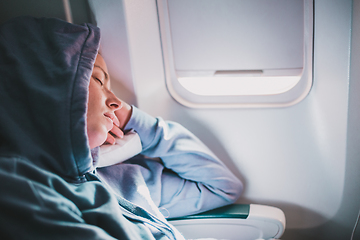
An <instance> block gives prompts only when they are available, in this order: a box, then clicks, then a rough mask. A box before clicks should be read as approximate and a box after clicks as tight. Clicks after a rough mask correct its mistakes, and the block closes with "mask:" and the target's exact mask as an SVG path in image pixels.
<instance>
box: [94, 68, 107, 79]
mask: <svg viewBox="0 0 360 240" xmlns="http://www.w3.org/2000/svg"><path fill="white" fill-rule="evenodd" d="M94 67H97V68H100V69H101V71H103V73H104V74H105V80H109V74H108V73H107V72H105V70H104V69H103V68H102V67H100V66H99V65H94Z"/></svg>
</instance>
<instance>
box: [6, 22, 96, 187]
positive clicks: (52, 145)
mask: <svg viewBox="0 0 360 240" xmlns="http://www.w3.org/2000/svg"><path fill="white" fill-rule="evenodd" d="M99 42H100V30H99V29H98V28H97V27H95V26H93V25H91V24H83V25H75V24H70V23H67V22H65V21H62V20H59V19H53V18H32V17H19V18H15V19H13V20H10V21H8V22H6V23H4V24H3V25H2V26H1V27H0V74H1V77H0V155H2V156H4V155H6V156H19V157H21V158H24V159H26V160H27V161H30V162H31V163H32V164H35V165H36V166H38V167H40V168H42V169H44V170H48V171H50V172H53V173H56V174H58V175H60V176H61V177H63V178H65V179H66V180H68V181H79V180H80V179H81V178H82V176H83V175H84V174H85V173H86V172H88V171H90V170H91V169H92V168H93V167H92V158H91V154H90V149H89V145H88V140H87V134H86V109H87V97H88V86H89V81H90V77H91V74H92V69H93V64H94V61H95V58H96V55H97V52H98V48H99Z"/></svg>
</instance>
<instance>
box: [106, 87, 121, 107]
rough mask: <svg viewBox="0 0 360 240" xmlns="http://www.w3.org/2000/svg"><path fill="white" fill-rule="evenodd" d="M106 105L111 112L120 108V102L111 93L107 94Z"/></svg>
mask: <svg viewBox="0 0 360 240" xmlns="http://www.w3.org/2000/svg"><path fill="white" fill-rule="evenodd" d="M106 105H107V106H108V107H109V108H111V110H113V111H116V110H119V109H121V108H122V102H121V100H120V99H118V98H117V97H116V96H115V94H114V93H113V92H111V91H109V93H108V97H107V99H106Z"/></svg>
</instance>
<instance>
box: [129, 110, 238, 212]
mask: <svg viewBox="0 0 360 240" xmlns="http://www.w3.org/2000/svg"><path fill="white" fill-rule="evenodd" d="M126 128H127V129H134V130H135V131H136V132H137V133H138V134H139V136H140V139H141V143H142V154H143V155H146V156H148V157H151V158H156V157H158V158H160V159H161V160H162V164H163V165H164V167H165V168H164V170H163V171H162V176H161V186H156V187H157V188H159V187H161V200H160V202H159V208H160V210H161V211H162V213H163V214H164V215H165V216H166V217H179V216H184V215H189V214H195V213H198V212H202V211H206V210H209V209H213V208H216V207H220V206H224V205H227V204H231V203H233V202H235V201H236V200H237V199H238V197H239V196H240V194H241V192H242V190H243V184H242V182H241V181H240V180H239V179H238V178H236V177H235V175H234V174H233V173H232V172H231V171H230V170H229V169H228V168H227V167H226V166H225V165H224V164H223V163H222V162H221V161H220V160H219V159H218V158H217V157H216V156H215V155H214V154H213V153H212V152H211V151H210V149H209V148H207V147H206V146H205V145H204V144H203V143H202V142H201V141H200V140H199V139H198V138H197V137H196V136H195V135H194V134H192V133H191V132H190V131H188V130H187V129H186V128H184V127H183V126H181V125H180V124H178V123H175V122H171V121H164V120H163V119H162V118H159V117H158V118H154V117H152V116H150V115H148V114H146V113H144V112H142V111H140V110H139V109H137V108H136V107H133V113H132V117H131V119H130V120H129V122H128V124H127V125H126ZM149 171H151V170H149ZM146 174H150V173H146ZM147 184H148V187H149V189H150V191H152V190H153V191H154V192H157V191H158V189H153V187H154V186H152V183H151V182H148V183H147Z"/></svg>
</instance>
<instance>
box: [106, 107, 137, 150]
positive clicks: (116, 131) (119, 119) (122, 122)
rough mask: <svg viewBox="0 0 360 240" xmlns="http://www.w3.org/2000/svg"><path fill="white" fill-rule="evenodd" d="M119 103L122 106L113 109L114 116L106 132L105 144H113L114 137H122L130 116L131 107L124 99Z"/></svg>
mask: <svg viewBox="0 0 360 240" xmlns="http://www.w3.org/2000/svg"><path fill="white" fill-rule="evenodd" d="M121 103H122V104H121V105H122V107H121V108H120V109H119V110H117V111H115V115H116V118H114V124H113V128H112V129H111V130H110V132H108V135H107V138H106V141H105V144H111V145H113V144H115V139H116V138H123V137H124V132H123V130H124V128H125V126H126V124H127V123H128V121H129V119H130V117H131V113H132V108H131V106H130V105H129V104H127V103H126V102H124V101H121Z"/></svg>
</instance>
